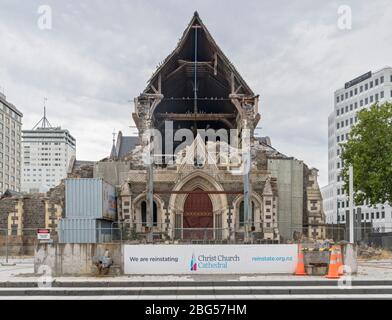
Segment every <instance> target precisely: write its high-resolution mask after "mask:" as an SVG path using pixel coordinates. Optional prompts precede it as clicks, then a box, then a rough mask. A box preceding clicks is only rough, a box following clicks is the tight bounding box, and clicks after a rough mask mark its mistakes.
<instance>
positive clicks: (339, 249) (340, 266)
mask: <svg viewBox="0 0 392 320" xmlns="http://www.w3.org/2000/svg"><path fill="white" fill-rule="evenodd" d="M336 249H337V254H336V264H337V265H338V274H339V276H341V275H343V273H344V272H343V258H342V247H341V246H337V247H336Z"/></svg>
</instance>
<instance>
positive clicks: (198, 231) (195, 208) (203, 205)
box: [183, 189, 214, 240]
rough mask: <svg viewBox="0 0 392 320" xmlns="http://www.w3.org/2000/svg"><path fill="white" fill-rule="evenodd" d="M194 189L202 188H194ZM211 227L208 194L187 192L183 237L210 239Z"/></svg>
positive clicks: (211, 216) (212, 219)
mask: <svg viewBox="0 0 392 320" xmlns="http://www.w3.org/2000/svg"><path fill="white" fill-rule="evenodd" d="M195 191H202V190H201V189H195ZM213 227H214V217H213V212H212V202H211V199H210V197H209V196H208V194H207V193H201V194H194V193H191V194H189V195H188V196H187V198H186V200H185V204H184V215H183V228H184V231H183V238H184V239H195V240H201V239H212V238H213V231H212V228H213ZM187 229H189V230H187Z"/></svg>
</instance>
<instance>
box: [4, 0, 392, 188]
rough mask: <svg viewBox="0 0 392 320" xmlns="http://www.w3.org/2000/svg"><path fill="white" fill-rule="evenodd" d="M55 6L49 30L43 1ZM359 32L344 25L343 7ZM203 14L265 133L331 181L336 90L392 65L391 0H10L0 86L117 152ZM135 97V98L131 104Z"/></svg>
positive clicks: (90, 156) (96, 155) (97, 150)
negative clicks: (116, 136)
mask: <svg viewBox="0 0 392 320" xmlns="http://www.w3.org/2000/svg"><path fill="white" fill-rule="evenodd" d="M41 5H49V6H50V7H51V9H52V29H51V30H41V29H40V28H39V27H38V24H37V21H38V18H39V16H40V14H39V13H38V12H37V10H38V8H39V6H41ZM341 5H349V6H350V7H351V9H352V29H351V30H341V29H339V28H338V25H337V21H338V17H339V15H338V7H339V6H341ZM195 10H197V11H198V12H199V15H200V17H201V19H202V20H203V22H204V23H205V24H206V26H207V28H208V29H209V31H210V32H211V34H212V36H213V37H214V38H215V40H216V42H217V43H218V45H219V46H220V47H221V49H222V50H223V51H224V52H225V54H226V55H227V56H228V57H229V59H230V60H231V61H232V62H233V64H234V65H235V66H236V67H237V69H238V71H239V72H240V73H241V74H242V76H243V78H244V79H245V80H246V81H247V82H248V84H249V85H250V87H251V88H252V89H253V91H254V92H255V93H258V94H260V97H261V100H260V112H261V122H260V126H261V127H262V135H267V136H270V137H271V140H272V144H273V145H274V146H275V147H276V148H277V149H278V150H279V151H281V152H282V153H284V154H286V155H289V156H294V157H296V158H298V159H301V160H304V161H305V162H306V163H307V164H308V165H309V166H312V167H317V168H319V169H320V185H321V186H323V185H324V184H326V183H327V168H328V166H327V156H328V150H327V117H328V114H329V113H330V112H331V111H332V109H333V92H334V91H335V90H336V89H338V88H340V87H342V86H343V85H344V82H346V81H348V80H350V79H352V78H355V77H356V76H358V75H360V74H362V73H365V72H367V71H369V70H373V71H375V70H378V69H380V68H382V67H384V66H386V65H392V28H391V21H392V1H390V0H376V1H323V0H320V1H315V0H309V1H306V0H304V1H256V0H255V1H245V0H242V1H239V0H236V1H228V0H221V1H211V0H206V1H195V0H192V1H183V0H181V1H180V0H177V1H175V0H173V1H170V0H165V1H158V0H157V1H145V0H144V1H136V0H134V1H133V0H128V1H104V0H102V1H98V0H97V1H91V0H90V1H87V0H85V1H83V0H77V1H48V0H46V1H45V2H43V1H27V0H19V1H18V0H0V87H3V88H4V92H5V94H6V96H7V99H8V100H9V101H10V102H12V103H14V104H15V105H16V106H17V107H18V108H19V109H20V110H21V111H22V112H23V113H24V117H23V128H24V129H30V128H31V127H33V126H34V124H35V123H36V122H38V120H39V119H40V118H41V117H42V109H43V99H44V97H47V98H48V101H47V113H48V118H49V121H50V122H51V123H52V125H61V126H62V127H63V128H67V129H69V130H70V132H71V134H72V135H73V136H74V137H75V138H76V140H77V158H78V159H81V160H99V159H101V158H103V157H105V156H107V155H108V154H109V152H110V146H111V139H112V132H113V129H115V130H116V131H118V130H122V131H123V133H124V134H130V133H131V130H132V129H130V128H129V126H131V125H133V122H132V118H131V113H132V111H133V108H134V105H133V98H134V97H135V96H137V95H138V94H139V93H140V92H141V91H143V89H144V88H145V86H146V81H147V80H148V79H149V77H150V76H151V74H152V73H153V71H154V70H155V68H156V66H157V65H158V63H159V62H161V61H162V60H163V59H164V58H165V57H166V56H167V55H168V54H169V53H170V52H171V51H172V50H173V49H174V47H175V45H176V44H177V41H178V39H179V38H180V36H181V35H182V32H183V31H184V29H185V28H186V26H187V25H188V23H189V21H190V19H191V18H192V15H193V12H194V11H195ZM130 101H132V102H130Z"/></svg>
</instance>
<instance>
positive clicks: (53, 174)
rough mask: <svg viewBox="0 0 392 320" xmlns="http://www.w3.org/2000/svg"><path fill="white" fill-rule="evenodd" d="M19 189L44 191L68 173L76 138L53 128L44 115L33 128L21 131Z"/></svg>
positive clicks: (74, 151)
mask: <svg viewBox="0 0 392 320" xmlns="http://www.w3.org/2000/svg"><path fill="white" fill-rule="evenodd" d="M22 149H23V155H22V157H23V162H22V191H23V192H29V193H35V192H47V191H48V190H49V189H50V188H52V187H55V186H57V185H58V184H59V183H60V181H61V179H64V178H65V177H66V176H67V169H68V165H69V162H70V160H71V157H72V156H75V153H76V140H75V138H74V137H73V136H72V135H71V134H70V133H69V131H68V130H66V129H61V127H52V126H51V125H50V123H49V121H48V120H47V118H46V114H45V113H44V117H43V118H42V119H41V120H40V122H38V124H37V125H36V126H35V127H34V128H33V129H32V130H23V131H22Z"/></svg>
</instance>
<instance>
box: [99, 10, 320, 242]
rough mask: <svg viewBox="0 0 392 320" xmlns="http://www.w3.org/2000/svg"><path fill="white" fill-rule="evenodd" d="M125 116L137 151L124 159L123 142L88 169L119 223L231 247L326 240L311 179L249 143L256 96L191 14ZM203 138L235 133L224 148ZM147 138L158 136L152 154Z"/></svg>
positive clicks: (267, 145)
mask: <svg viewBox="0 0 392 320" xmlns="http://www.w3.org/2000/svg"><path fill="white" fill-rule="evenodd" d="M132 117H133V120H134V122H135V124H136V126H137V129H138V132H139V136H138V143H134V144H133V145H132V148H131V150H130V151H129V152H128V153H126V154H124V152H123V155H122V156H121V155H120V153H121V152H120V150H121V149H122V150H124V147H123V146H122V144H126V143H127V142H126V141H125V140H124V138H125V137H123V136H122V135H120V137H119V139H118V141H117V145H114V146H113V150H112V153H111V156H110V157H109V159H107V160H106V161H103V162H101V163H97V164H96V165H95V170H94V175H95V176H96V177H102V178H104V179H106V180H108V181H109V182H112V183H113V184H115V185H117V186H118V187H119V198H118V202H119V203H118V207H119V212H120V215H119V218H120V220H121V221H122V222H123V223H124V225H126V226H127V228H129V229H132V230H133V231H134V232H135V233H137V234H151V233H152V234H153V235H154V239H171V240H179V241H193V240H195V241H197V240H224V241H237V242H238V241H239V242H241V241H245V240H246V239H248V240H250V241H270V242H280V241H282V240H283V241H284V240H290V239H293V238H295V237H296V236H300V235H304V234H305V235H306V236H310V237H312V238H323V237H324V236H325V232H324V230H323V228H324V214H323V210H322V205H321V195H320V192H319V187H318V184H317V170H316V169H309V168H308V167H307V166H306V165H305V164H304V163H303V162H302V161H299V160H296V159H294V158H292V157H287V156H285V155H283V154H281V153H280V152H278V151H277V150H275V149H274V148H273V147H272V145H271V141H270V139H269V138H268V137H266V138H256V137H255V135H254V130H255V128H256V126H257V124H258V123H259V121H260V119H261V116H260V111H259V96H258V95H256V94H255V93H253V91H252V90H251V89H250V88H249V86H248V85H247V83H246V82H245V81H244V79H243V78H242V77H241V75H240V74H239V73H238V71H237V70H236V69H235V67H234V66H233V64H232V63H231V62H230V61H229V59H228V58H227V57H226V56H225V55H224V53H223V52H222V51H221V50H220V48H219V47H218V45H217V44H216V43H215V41H214V39H213V38H212V36H211V34H210V33H209V32H208V30H207V28H206V27H205V25H204V24H203V22H202V21H201V19H200V17H199V16H198V14H197V13H195V15H194V16H193V18H192V20H191V22H190V24H189V25H188V27H187V28H186V30H185V31H184V34H183V36H182V37H181V39H180V41H179V43H178V45H177V47H176V48H175V49H174V51H173V52H172V53H171V54H170V55H169V56H168V57H167V58H166V59H165V60H164V61H163V62H162V63H161V64H160V65H159V66H158V68H157V70H156V71H155V73H154V74H153V75H152V77H151V78H150V80H149V81H148V85H147V87H146V89H145V90H144V91H143V92H142V93H141V94H140V95H139V96H138V97H136V98H135V110H134V113H133V114H132ZM168 127H169V129H168ZM184 129H185V130H188V132H191V135H192V138H193V139H192V140H191V142H190V143H186V142H183V141H184V139H182V140H181V139H175V138H176V136H179V137H180V138H183V137H182V133H181V130H184ZM203 130H204V133H205V132H206V131H207V132H208V130H211V132H215V133H216V132H219V133H221V132H232V131H234V132H236V133H237V134H236V137H233V136H232V135H230V137H228V136H229V135H227V136H225V137H226V138H227V139H222V136H219V134H218V135H216V136H218V138H216V136H215V138H216V139H215V140H212V141H211V140H210V139H206V136H205V134H204V136H203V134H201V133H200V132H201V131H203ZM222 130H223V131H222ZM152 131H154V132H155V133H158V135H159V139H158V140H159V141H158V143H160V145H161V146H162V147H161V148H160V149H159V152H157V151H156V150H155V144H154V143H155V142H156V141H155V140H154V139H156V137H155V136H154V134H151V132H152ZM245 132H247V133H248V135H249V149H247V150H248V152H249V158H250V164H249V168H250V169H249V174H248V176H247V178H246V179H244V174H236V172H237V173H238V169H239V168H241V167H242V168H243V164H244V161H242V160H243V159H245V157H244V148H243V147H244V146H243V145H241V142H240V143H239V144H237V145H235V146H237V147H238V146H240V147H241V148H235V147H233V144H232V142H233V141H232V140H235V138H238V137H239V140H241V138H243V136H244V133H245ZM153 136H154V137H153ZM151 137H153V138H151ZM177 138H178V137H177ZM122 140H124V141H122ZM241 141H242V143H244V140H241ZM168 145H169V147H168ZM152 149H153V152H152V153H151V150H152ZM173 150H174V152H173ZM222 150H224V152H222ZM233 150H234V151H233ZM147 154H148V155H150V156H151V159H150V160H151V162H152V164H151V165H149V164H148V163H147V162H146V159H145V158H146V155H147ZM200 159H201V161H199V160H200ZM121 168H127V169H126V170H121ZM128 168H129V169H128ZM245 194H248V196H247V197H245ZM247 236H248V237H250V238H246V237H247Z"/></svg>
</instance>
